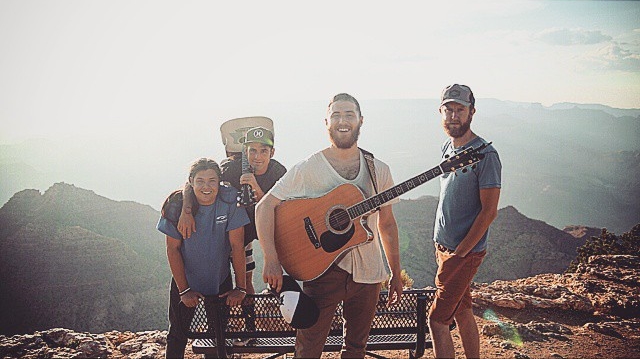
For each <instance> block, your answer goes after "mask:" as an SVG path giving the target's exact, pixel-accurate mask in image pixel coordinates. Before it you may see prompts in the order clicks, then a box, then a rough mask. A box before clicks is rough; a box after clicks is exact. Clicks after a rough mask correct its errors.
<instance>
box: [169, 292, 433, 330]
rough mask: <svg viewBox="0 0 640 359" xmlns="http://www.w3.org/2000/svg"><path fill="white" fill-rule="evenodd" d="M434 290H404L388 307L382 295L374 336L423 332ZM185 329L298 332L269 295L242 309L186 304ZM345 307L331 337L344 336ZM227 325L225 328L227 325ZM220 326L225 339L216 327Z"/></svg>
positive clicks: (338, 312)
mask: <svg viewBox="0 0 640 359" xmlns="http://www.w3.org/2000/svg"><path fill="white" fill-rule="evenodd" d="M434 293H435V290H434V289H412V290H405V291H404V292H403V295H402V299H401V301H400V303H397V304H396V305H394V306H392V307H389V308H387V299H388V293H387V292H386V291H383V292H381V293H380V298H379V300H378V304H377V308H376V314H375V317H374V319H373V323H372V325H371V332H370V334H371V335H377V334H405V333H416V332H418V331H419V330H422V331H423V332H424V326H426V309H427V308H428V307H429V306H430V305H431V303H432V301H433V296H434ZM181 307H183V309H182V311H181V316H182V319H181V320H182V323H183V328H185V329H186V332H187V336H189V337H191V338H211V339H213V338H216V337H218V338H245V337H246V338H249V337H253V338H255V337H257V336H259V337H264V338H269V337H286V336H295V329H294V328H292V327H291V326H290V325H289V324H287V322H285V320H284V318H283V317H282V314H281V313H280V309H279V300H278V298H276V297H274V296H272V295H269V294H257V295H249V296H247V298H245V302H244V304H243V305H242V306H239V307H231V308H230V307H228V306H226V305H224V304H223V303H220V301H219V300H218V299H217V298H216V297H211V298H206V299H205V301H204V302H203V303H202V304H201V305H199V306H198V307H196V308H195V309H191V308H186V307H184V306H183V305H181ZM343 322H344V320H343V317H342V305H339V306H338V308H337V310H336V313H335V315H334V317H333V322H332V324H331V330H330V333H329V335H330V336H341V335H342V325H343ZM225 323H226V325H225ZM216 327H220V330H222V331H223V332H224V335H223V336H222V337H219V336H216V330H215V329H214V328H216Z"/></svg>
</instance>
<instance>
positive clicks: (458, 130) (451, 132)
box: [442, 116, 472, 138]
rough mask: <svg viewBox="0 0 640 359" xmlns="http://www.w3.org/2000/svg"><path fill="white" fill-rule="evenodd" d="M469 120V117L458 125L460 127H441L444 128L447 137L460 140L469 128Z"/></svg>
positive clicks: (445, 125) (470, 118)
mask: <svg viewBox="0 0 640 359" xmlns="http://www.w3.org/2000/svg"><path fill="white" fill-rule="evenodd" d="M471 120H472V117H471V116H469V118H468V121H467V122H464V123H460V127H453V126H449V125H447V124H444V123H443V124H442V127H443V128H444V132H446V133H447V135H448V136H449V137H452V138H460V137H462V136H464V135H465V134H466V133H467V132H468V131H469V129H470V128H471Z"/></svg>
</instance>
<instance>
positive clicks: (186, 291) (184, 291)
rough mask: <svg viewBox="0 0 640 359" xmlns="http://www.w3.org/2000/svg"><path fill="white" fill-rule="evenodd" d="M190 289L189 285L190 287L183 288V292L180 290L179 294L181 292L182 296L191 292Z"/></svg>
mask: <svg viewBox="0 0 640 359" xmlns="http://www.w3.org/2000/svg"><path fill="white" fill-rule="evenodd" d="M190 290H191V288H190V287H189V288H187V289H185V290H183V291H182V292H180V293H179V294H180V296H181V297H182V296H183V295H185V294H187V293H189V291H190Z"/></svg>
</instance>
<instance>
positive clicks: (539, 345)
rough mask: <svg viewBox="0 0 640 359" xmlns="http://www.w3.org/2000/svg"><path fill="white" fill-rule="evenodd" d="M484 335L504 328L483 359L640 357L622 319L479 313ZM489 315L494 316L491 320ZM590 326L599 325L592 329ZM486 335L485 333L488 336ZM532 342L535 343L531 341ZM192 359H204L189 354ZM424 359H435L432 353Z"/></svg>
mask: <svg viewBox="0 0 640 359" xmlns="http://www.w3.org/2000/svg"><path fill="white" fill-rule="evenodd" d="M474 313H475V314H476V320H477V322H478V327H479V329H480V331H481V332H482V331H483V327H485V326H487V327H494V328H495V327H496V324H497V325H498V327H499V328H501V331H502V333H500V334H494V335H492V336H489V335H486V334H480V344H481V352H480V354H481V357H483V358H640V320H639V319H638V318H636V319H631V320H626V321H621V320H620V319H619V318H610V317H604V316H593V315H588V314H581V313H573V312H565V311H550V310H533V311H532V310H526V311H525V310H511V309H500V308H491V309H485V308H482V309H481V308H476V309H475V311H474ZM488 313H490V315H488ZM532 321H533V322H536V323H547V324H552V323H556V324H559V325H560V326H559V327H561V328H562V330H563V333H562V334H554V335H551V336H545V337H544V338H535V339H534V340H527V338H526V336H525V335H522V334H520V333H517V330H514V328H517V327H518V326H519V325H525V324H527V323H530V322H532ZM588 323H600V325H598V326H595V327H594V326H592V325H590V324H588ZM485 332H486V331H485ZM452 333H453V338H454V343H455V346H456V357H458V358H464V351H463V349H462V345H461V342H460V337H459V335H458V331H457V330H454V331H453V332H452ZM529 339H530V338H529ZM375 353H376V354H378V355H382V356H385V357H388V358H407V357H408V356H409V355H408V352H407V351H406V350H404V351H384V352H382V351H379V352H375ZM264 356H266V355H256V354H253V355H249V354H244V355H236V356H235V357H236V358H247V359H255V358H261V357H264ZM186 357H187V358H189V359H193V358H201V356H197V355H195V354H193V353H192V352H191V351H190V349H188V353H187V355H186ZM339 357H340V355H339V353H324V354H323V355H322V358H325V359H329V358H331V359H334V358H339ZM423 358H433V352H432V351H431V349H428V350H427V351H426V352H425V355H424V357H423Z"/></svg>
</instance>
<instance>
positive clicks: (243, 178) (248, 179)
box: [240, 173, 260, 188]
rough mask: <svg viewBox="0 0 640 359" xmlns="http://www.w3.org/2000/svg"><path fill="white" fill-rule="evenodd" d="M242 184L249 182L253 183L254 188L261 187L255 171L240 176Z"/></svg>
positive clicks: (249, 183)
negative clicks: (254, 173)
mask: <svg viewBox="0 0 640 359" xmlns="http://www.w3.org/2000/svg"><path fill="white" fill-rule="evenodd" d="M240 184H248V185H251V187H252V188H257V187H260V185H258V181H256V176H254V175H253V173H245V174H243V175H242V176H240Z"/></svg>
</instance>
